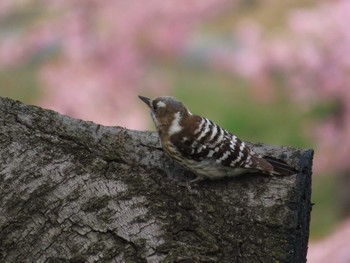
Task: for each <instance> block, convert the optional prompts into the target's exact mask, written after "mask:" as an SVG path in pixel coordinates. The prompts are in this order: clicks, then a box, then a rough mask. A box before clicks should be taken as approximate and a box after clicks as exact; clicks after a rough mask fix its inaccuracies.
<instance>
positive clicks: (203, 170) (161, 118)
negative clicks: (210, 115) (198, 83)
mask: <svg viewBox="0 0 350 263" xmlns="http://www.w3.org/2000/svg"><path fill="white" fill-rule="evenodd" d="M139 98H140V99H141V100H142V101H143V102H144V103H146V104H147V106H148V107H149V108H150V109H151V116H152V119H153V121H154V123H155V125H156V128H157V131H158V133H159V137H160V140H161V144H162V147H163V150H164V151H165V152H166V153H167V154H168V155H169V156H170V157H171V158H173V159H174V160H175V161H177V162H178V163H179V164H181V165H182V166H184V167H185V168H187V169H188V170H190V171H192V172H193V173H194V174H196V176H197V178H196V179H194V180H193V181H192V182H194V181H199V180H203V179H219V178H223V177H233V176H238V175H241V174H246V173H251V172H260V173H263V174H268V175H292V174H295V170H294V169H293V168H291V167H290V166H289V165H288V164H287V163H285V162H284V161H282V160H279V159H275V158H272V157H262V156H260V155H259V154H257V153H255V152H254V151H253V150H252V149H251V148H250V147H249V146H248V145H247V144H246V143H244V142H243V141H241V140H240V139H239V138H237V136H235V135H233V134H232V133H230V132H228V131H226V130H224V129H222V128H220V127H219V126H218V125H217V124H215V123H214V122H212V121H210V120H208V119H207V118H204V117H201V116H198V115H194V114H192V113H191V112H190V111H189V110H188V109H187V108H186V107H185V106H184V104H183V103H182V102H180V101H178V100H177V99H175V98H173V97H168V96H166V97H158V98H154V99H149V98H146V97H143V96H139Z"/></svg>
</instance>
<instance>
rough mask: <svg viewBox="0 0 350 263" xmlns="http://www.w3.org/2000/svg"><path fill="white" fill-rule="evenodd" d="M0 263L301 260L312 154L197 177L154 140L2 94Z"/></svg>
mask: <svg viewBox="0 0 350 263" xmlns="http://www.w3.org/2000/svg"><path fill="white" fill-rule="evenodd" d="M0 122H1V124H0V158H1V161H0V262H97V261H99V262H297V263H300V262H305V261H306V252H307V243H308V235H309V220H310V209H311V206H310V195H311V168H312V155H313V151H312V150H302V149H295V148H290V147H279V146H268V145H263V144H255V145H254V148H255V150H256V151H257V152H259V153H263V154H269V155H271V156H274V157H278V158H283V159H285V160H286V161H287V162H288V163H290V164H291V165H292V166H294V167H296V168H297V169H298V170H299V173H298V174H297V175H293V176H289V177H270V176H264V175H260V174H249V175H248V174H247V175H244V176H241V177H239V178H233V179H224V180H219V181H205V182H201V183H199V184H198V185H195V186H193V187H192V191H188V189H187V188H186V187H185V186H184V182H186V181H187V180H190V179H192V178H193V175H192V174H191V173H189V172H188V171H185V170H184V169H183V168H182V167H180V166H179V165H177V164H176V163H174V162H173V161H172V160H170V159H169V158H168V157H167V156H165V155H164V153H163V151H162V149H161V147H160V144H159V141H158V136H157V134H156V133H154V132H147V131H131V130H127V129H125V128H121V127H105V126H101V125H97V124H94V123H92V122H86V121H81V120H76V119H72V118H69V117H67V116H62V115H59V114H57V113H55V112H53V111H49V110H43V109H41V108H38V107H34V106H26V105H23V104H21V103H20V102H15V101H12V100H10V99H1V98H0Z"/></svg>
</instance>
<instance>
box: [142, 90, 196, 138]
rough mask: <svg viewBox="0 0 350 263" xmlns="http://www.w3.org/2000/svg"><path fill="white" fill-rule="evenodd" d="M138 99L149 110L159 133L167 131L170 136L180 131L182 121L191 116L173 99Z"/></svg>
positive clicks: (180, 103) (181, 104) (167, 97)
mask: <svg viewBox="0 0 350 263" xmlns="http://www.w3.org/2000/svg"><path fill="white" fill-rule="evenodd" d="M139 98H140V99H141V100H142V101H143V102H144V103H146V104H147V106H148V107H149V108H150V109H151V115H152V119H153V121H154V123H155V125H156V127H157V129H158V131H159V132H164V131H168V134H169V135H172V134H175V133H177V132H179V131H181V129H182V128H181V123H182V121H183V120H184V118H187V117H188V116H189V115H191V113H190V112H189V111H188V110H187V108H186V107H185V106H184V105H183V103H182V102H180V101H178V100H177V99H175V98H173V97H169V96H166V97H158V98H154V99H149V98H146V97H143V96H139Z"/></svg>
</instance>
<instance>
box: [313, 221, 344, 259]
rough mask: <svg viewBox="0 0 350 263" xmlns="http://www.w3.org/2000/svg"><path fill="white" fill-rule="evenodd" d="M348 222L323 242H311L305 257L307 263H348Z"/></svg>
mask: <svg viewBox="0 0 350 263" xmlns="http://www.w3.org/2000/svg"><path fill="white" fill-rule="evenodd" d="M349 247H350V220H347V221H345V222H343V223H342V224H341V225H339V226H338V227H337V229H336V230H335V231H334V233H333V234H332V235H331V236H329V237H328V238H327V239H325V240H321V241H318V242H311V243H310V244H309V250H308V255H307V262H309V263H329V262H332V263H348V262H350V250H349Z"/></svg>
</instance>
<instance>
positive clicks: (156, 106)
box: [152, 103, 158, 111]
mask: <svg viewBox="0 0 350 263" xmlns="http://www.w3.org/2000/svg"><path fill="white" fill-rule="evenodd" d="M152 108H153V110H154V111H157V109H158V105H157V103H153V105H152Z"/></svg>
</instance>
